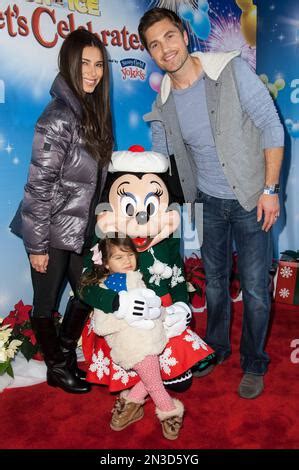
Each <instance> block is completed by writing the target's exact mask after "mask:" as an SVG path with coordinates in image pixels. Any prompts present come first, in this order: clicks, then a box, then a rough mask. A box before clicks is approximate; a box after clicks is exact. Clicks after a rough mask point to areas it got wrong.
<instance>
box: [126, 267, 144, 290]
mask: <svg viewBox="0 0 299 470" xmlns="http://www.w3.org/2000/svg"><path fill="white" fill-rule="evenodd" d="M136 287H140V288H141V289H146V285H145V284H144V282H143V280H142V274H141V273H140V272H139V271H129V272H128V273H127V290H130V289H134V288H136Z"/></svg>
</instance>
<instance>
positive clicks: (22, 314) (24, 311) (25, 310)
mask: <svg viewBox="0 0 299 470" xmlns="http://www.w3.org/2000/svg"><path fill="white" fill-rule="evenodd" d="M31 309H32V307H31V305H24V304H23V302H22V300H20V301H19V302H18V303H17V304H16V305H15V313H16V323H17V324H22V323H24V322H26V321H29V320H30V317H29V312H30V311H31Z"/></svg>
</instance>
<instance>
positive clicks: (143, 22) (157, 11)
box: [138, 7, 185, 51]
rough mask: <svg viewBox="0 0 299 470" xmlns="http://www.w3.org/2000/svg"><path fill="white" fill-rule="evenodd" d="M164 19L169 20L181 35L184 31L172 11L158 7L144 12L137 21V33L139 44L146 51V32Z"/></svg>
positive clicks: (178, 18) (180, 21)
mask: <svg viewBox="0 0 299 470" xmlns="http://www.w3.org/2000/svg"><path fill="white" fill-rule="evenodd" d="M165 19H169V20H170V21H171V23H172V24H173V25H174V26H176V27H177V28H178V29H179V30H180V31H181V33H183V32H184V31H185V28H184V25H183V22H182V20H181V18H180V17H179V16H178V15H177V14H176V13H175V12H174V11H172V10H168V9H167V8H158V7H156V8H152V9H151V10H148V11H146V12H145V13H144V15H143V16H142V18H141V19H140V21H139V26H138V33H139V37H140V41H141V44H142V45H143V46H144V47H145V49H146V50H147V51H148V46H147V43H146V39H145V33H146V31H147V30H148V28H150V27H151V26H153V25H154V24H155V23H157V22H158V21H162V20H165Z"/></svg>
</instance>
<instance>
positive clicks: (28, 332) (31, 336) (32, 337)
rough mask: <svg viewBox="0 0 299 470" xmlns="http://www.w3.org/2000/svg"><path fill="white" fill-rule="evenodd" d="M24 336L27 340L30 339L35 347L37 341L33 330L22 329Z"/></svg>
mask: <svg viewBox="0 0 299 470" xmlns="http://www.w3.org/2000/svg"><path fill="white" fill-rule="evenodd" d="M22 334H23V335H24V336H27V338H29V341H30V343H31V344H32V345H33V346H35V345H36V343H37V341H36V337H35V334H34V333H33V330H31V329H24V330H23V329H22Z"/></svg>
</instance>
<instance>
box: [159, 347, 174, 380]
mask: <svg viewBox="0 0 299 470" xmlns="http://www.w3.org/2000/svg"><path fill="white" fill-rule="evenodd" d="M171 354H172V348H171V346H170V347H169V348H166V349H165V350H164V352H163V354H160V356H159V361H160V367H161V369H162V370H163V372H165V374H167V375H170V372H171V367H173V366H175V365H176V364H177V363H178V361H177V360H176V358H175V357H171Z"/></svg>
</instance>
